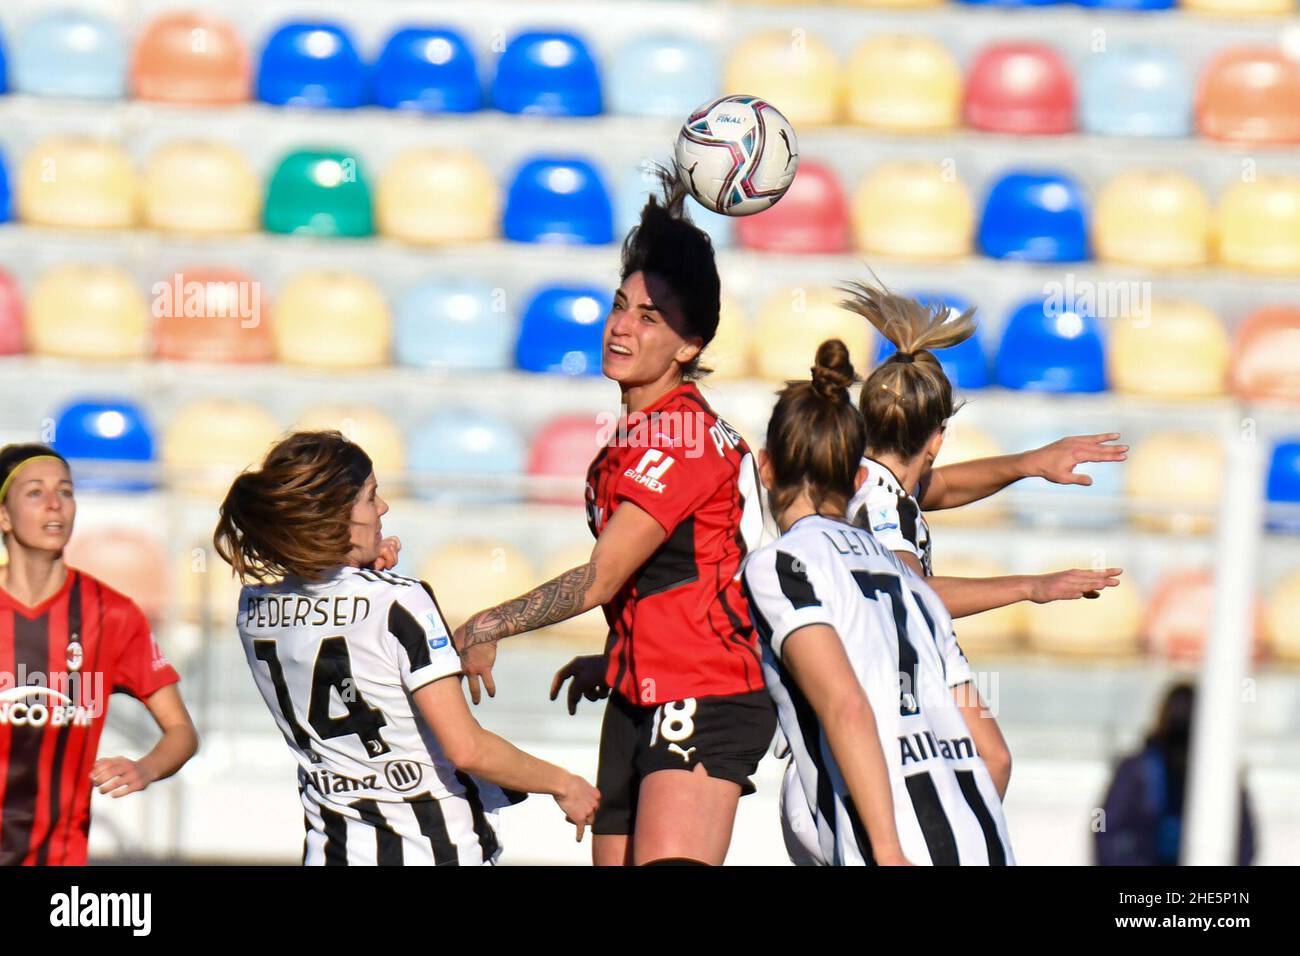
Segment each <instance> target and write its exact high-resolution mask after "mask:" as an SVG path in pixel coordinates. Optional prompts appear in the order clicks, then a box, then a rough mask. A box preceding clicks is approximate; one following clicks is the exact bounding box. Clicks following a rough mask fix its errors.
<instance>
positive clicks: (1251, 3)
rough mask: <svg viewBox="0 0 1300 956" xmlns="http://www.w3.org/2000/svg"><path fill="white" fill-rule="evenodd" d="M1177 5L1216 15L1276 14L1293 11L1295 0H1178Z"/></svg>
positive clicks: (1247, 15)
mask: <svg viewBox="0 0 1300 956" xmlns="http://www.w3.org/2000/svg"><path fill="white" fill-rule="evenodd" d="M1178 6H1179V7H1181V8H1182V9H1184V10H1191V11H1193V12H1194V13H1208V14H1210V15H1212V16H1218V17H1250V16H1277V15H1282V14H1287V13H1291V12H1293V11H1294V10H1295V0H1179V2H1178Z"/></svg>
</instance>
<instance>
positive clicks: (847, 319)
mask: <svg viewBox="0 0 1300 956" xmlns="http://www.w3.org/2000/svg"><path fill="white" fill-rule="evenodd" d="M843 298H844V294H843V293H842V292H840V291H839V290H838V289H830V288H819V287H803V286H794V287H790V288H785V289H778V290H777V291H775V292H773V293H772V294H771V295H769V296H768V297H767V298H766V299H765V300H764V301H763V305H762V307H761V308H760V310H759V313H758V321H757V323H756V324H755V326H754V331H753V341H754V364H755V367H756V370H757V372H758V374H759V376H761V377H762V378H766V379H771V380H773V381H787V380H792V379H807V378H808V376H809V374H810V373H811V369H812V364H813V358H814V357H815V356H816V355H817V346H819V345H820V344H821V343H822V342H824V341H826V339H829V338H838V339H842V340H843V341H844V344H845V345H847V346H848V347H849V354H850V356H852V358H853V362H854V365H855V366H857V367H858V368H866V366H867V365H868V364H869V363H870V358H869V356H870V354H871V344H872V342H871V336H872V335H873V334H874V333H873V332H872V330H871V326H870V324H869V323H868V322H867V320H866V319H864V318H861V317H860V316H857V315H855V314H853V313H852V312H849V311H848V310H846V309H843V308H841V307H840V301H841V300H842V299H843ZM705 364H708V363H707V362H706V363H705Z"/></svg>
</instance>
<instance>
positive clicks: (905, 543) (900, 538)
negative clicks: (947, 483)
mask: <svg viewBox="0 0 1300 956" xmlns="http://www.w3.org/2000/svg"><path fill="white" fill-rule="evenodd" d="M900 502H906V505H904V507H908V514H901V513H900V510H899V509H900ZM911 506H912V502H911V499H904V498H899V497H898V495H896V494H894V493H893V492H892V491H890V490H889V489H888V488H886V487H884V486H883V485H880V484H876V483H875V482H873V483H871V484H870V485H867V484H863V486H862V487H861V488H860V489H858V493H857V494H856V495H854V496H853V500H852V502H850V504H849V514H848V519H849V520H850V521H852V522H853V523H854V524H855V525H857V526H858V527H859V528H863V529H865V530H867V531H870V532H871V534H872V536H874V537H875V539H876V540H877V541H879V542H880V543H881V544H883V545H884V546H885V547H886V548H888V549H889V550H890V551H906V552H907V553H908V554H914V555H916V557H917V558H918V559H919V558H920V557H921V549H920V548H919V547H918V546H917V544H916V541H915V540H914V539H915V538H916V515H914V514H912V512H913V510H915V509H914V508H913V507H911ZM917 513H918V514H919V511H918V512H917ZM909 529H910V532H911V538H910V539H909V536H908V532H909Z"/></svg>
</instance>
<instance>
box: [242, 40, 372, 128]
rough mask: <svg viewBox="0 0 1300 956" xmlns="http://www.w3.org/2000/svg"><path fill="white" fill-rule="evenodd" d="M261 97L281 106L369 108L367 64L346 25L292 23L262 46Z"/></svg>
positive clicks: (259, 72) (258, 90) (259, 90)
mask: <svg viewBox="0 0 1300 956" xmlns="http://www.w3.org/2000/svg"><path fill="white" fill-rule="evenodd" d="M257 98H258V99H259V100H261V101H262V102H264V103H271V104H274V105H276V106H308V107H314V108H331V109H352V108H355V107H358V106H364V105H365V104H366V103H367V102H368V100H369V91H368V89H367V77H366V65H365V64H364V63H362V62H361V57H360V55H359V54H358V53H357V51H356V48H355V47H354V46H353V45H352V38H351V36H349V35H348V32H347V30H346V29H345V28H344V27H343V26H341V25H340V24H337V23H286V24H285V25H284V26H282V27H280V28H279V29H278V30H276V31H275V32H274V33H273V34H271V36H270V38H269V39H268V40H267V41H266V46H264V47H263V48H262V55H261V58H260V59H259V62H258V67H257Z"/></svg>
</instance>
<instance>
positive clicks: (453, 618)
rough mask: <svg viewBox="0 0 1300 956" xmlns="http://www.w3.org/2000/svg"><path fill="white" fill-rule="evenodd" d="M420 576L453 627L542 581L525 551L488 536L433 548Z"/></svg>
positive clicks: (448, 623) (453, 628)
mask: <svg viewBox="0 0 1300 956" xmlns="http://www.w3.org/2000/svg"><path fill="white" fill-rule="evenodd" d="M588 554H590V552H588ZM420 577H421V578H423V579H424V580H425V581H426V582H427V583H428V584H429V586H430V587H431V588H433V593H434V594H435V595H436V596H437V599H438V607H440V608H441V609H442V614H443V617H445V618H446V620H447V625H448V626H449V627H450V628H451V629H452V630H455V629H456V628H458V627H460V626H461V625H462V624H464V623H465V621H466V619H468V618H469V616H470V615H471V614H473V613H475V612H476V611H482V610H484V609H486V608H490V607H493V606H495V605H497V604H500V603H501V602H502V601H508V600H510V599H511V598H515V597H518V596H519V595H521V594H523V593H524V592H525V591H527V590H529V589H530V588H534V587H536V586H537V585H538V584H540V583H541V582H542V579H541V578H539V577H538V576H537V574H536V572H535V571H534V570H533V564H532V562H531V561H530V560H529V559H528V556H527V555H525V554H524V553H523V552H522V551H519V550H518V549H517V548H515V547H514V546H513V545H510V544H508V543H506V542H504V541H491V540H487V539H465V540H460V541H451V542H448V543H446V544H444V545H442V546H441V547H438V548H436V549H434V551H433V553H432V554H431V555H429V557H428V559H427V560H426V561H425V562H424V566H423V568H421V570H420Z"/></svg>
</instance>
